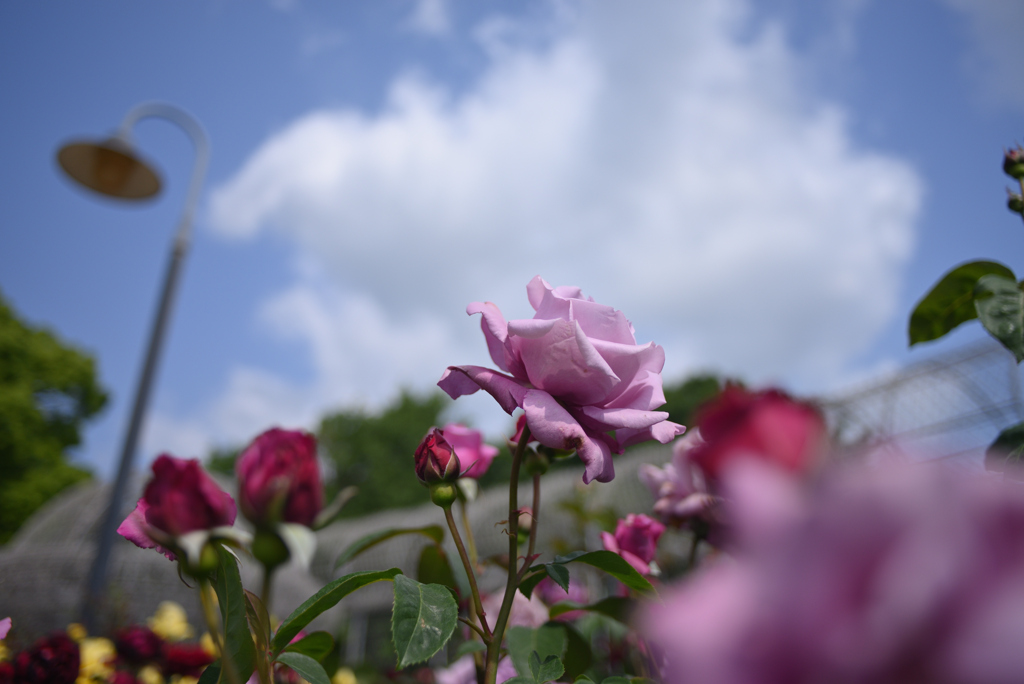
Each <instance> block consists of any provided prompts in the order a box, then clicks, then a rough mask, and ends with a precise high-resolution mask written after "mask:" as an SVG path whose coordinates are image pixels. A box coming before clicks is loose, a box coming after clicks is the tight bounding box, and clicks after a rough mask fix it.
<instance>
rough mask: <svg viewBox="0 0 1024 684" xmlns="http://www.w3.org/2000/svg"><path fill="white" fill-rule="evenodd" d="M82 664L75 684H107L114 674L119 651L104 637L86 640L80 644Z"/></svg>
mask: <svg viewBox="0 0 1024 684" xmlns="http://www.w3.org/2000/svg"><path fill="white" fill-rule="evenodd" d="M78 651H79V654H80V657H81V664H80V665H79V667H78V679H77V680H76V683H75V684H93V683H94V682H97V681H99V682H105V681H107V680H108V679H109V678H110V677H111V676H112V675H113V674H114V659H115V658H117V649H115V648H114V642H112V641H111V640H110V639H104V638H102V637H94V638H85V639H82V641H81V642H79V644H78Z"/></svg>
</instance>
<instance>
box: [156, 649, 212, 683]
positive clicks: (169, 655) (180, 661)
mask: <svg viewBox="0 0 1024 684" xmlns="http://www.w3.org/2000/svg"><path fill="white" fill-rule="evenodd" d="M213 660H214V659H213V657H212V656H211V655H210V654H209V653H207V652H206V651H205V650H204V649H203V647H202V646H200V645H199V644H164V661H163V672H164V676H165V677H170V676H171V675H184V676H186V677H198V676H199V675H200V674H202V672H203V668H205V667H206V666H207V665H209V664H210V663H212V662H213Z"/></svg>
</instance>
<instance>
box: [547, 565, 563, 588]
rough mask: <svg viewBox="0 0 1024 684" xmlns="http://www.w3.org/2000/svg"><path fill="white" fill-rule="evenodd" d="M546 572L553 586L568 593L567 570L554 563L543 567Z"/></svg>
mask: <svg viewBox="0 0 1024 684" xmlns="http://www.w3.org/2000/svg"><path fill="white" fill-rule="evenodd" d="M544 568H545V569H546V570H547V571H548V577H550V578H551V579H553V580H554V581H555V584H557V585H558V586H560V587H562V590H563V591H566V592H567V591H569V568H567V567H565V566H564V565H558V564H556V563H548V564H547V565H545V566H544Z"/></svg>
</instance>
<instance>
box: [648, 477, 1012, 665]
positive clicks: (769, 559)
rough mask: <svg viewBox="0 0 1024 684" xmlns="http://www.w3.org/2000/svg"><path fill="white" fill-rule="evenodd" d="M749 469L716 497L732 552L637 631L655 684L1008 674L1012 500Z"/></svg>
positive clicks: (940, 485) (996, 482)
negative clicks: (727, 518)
mask: <svg viewBox="0 0 1024 684" xmlns="http://www.w3.org/2000/svg"><path fill="white" fill-rule="evenodd" d="M813 484H814V486H813V489H811V490H810V491H809V492H806V493H805V491H804V490H802V489H801V488H800V487H798V486H797V485H796V484H795V483H793V482H792V480H791V479H790V478H788V477H786V476H785V475H782V474H781V473H780V472H779V471H777V470H771V469H768V468H767V467H766V466H765V465H764V464H762V463H758V462H751V461H748V462H745V463H741V464H738V465H737V466H736V467H735V468H731V469H730V470H729V472H728V473H726V475H725V481H724V485H725V488H726V490H727V493H728V495H729V498H730V500H731V501H733V502H734V504H735V505H734V508H733V511H732V517H733V524H734V525H735V526H736V529H737V532H738V534H737V535H736V536H737V539H738V543H737V545H736V548H735V549H734V550H733V552H732V558H731V559H729V558H722V559H721V560H720V561H719V562H716V563H713V564H711V565H706V566H705V567H704V568H703V569H701V570H700V571H698V573H697V574H696V575H695V576H694V577H693V579H692V581H689V582H686V583H684V584H683V585H682V586H680V587H678V588H677V589H676V590H675V592H674V593H665V594H663V596H664V597H665V601H664V604H663V605H660V606H652V607H651V608H649V609H648V612H647V614H646V616H645V617H644V619H643V620H642V621H641V623H642V629H643V631H644V632H645V634H646V637H647V638H648V639H649V640H650V641H651V642H653V643H654V644H656V645H657V646H658V647H660V649H661V651H662V652H663V653H664V654H665V660H666V663H667V665H666V668H665V671H664V675H665V677H664V681H665V682H666V684H683V683H684V682H716V683H721V684H782V683H783V682H785V683H793V684H804V683H807V684H811V683H818V682H843V683H844V684H869V683H870V684H905V683H907V682H940V683H942V684H974V683H979V682H984V683H990V684H997V683H1005V684H1010V683H1011V682H1020V681H1021V677H1022V673H1024V649H1021V647H1020V634H1021V633H1022V632H1024V489H1021V487H1020V486H1019V485H1017V484H1011V483H1009V482H1004V481H1001V480H1000V479H999V478H995V477H990V476H979V475H973V474H968V473H965V472H963V471H954V470H952V469H949V470H947V469H944V468H942V467H936V466H930V467H927V466H915V467H913V468H906V469H903V470H892V469H884V468H875V469H863V470H855V471H837V472H834V473H831V475H830V476H827V477H825V478H823V479H822V480H821V481H818V482H815V483H813Z"/></svg>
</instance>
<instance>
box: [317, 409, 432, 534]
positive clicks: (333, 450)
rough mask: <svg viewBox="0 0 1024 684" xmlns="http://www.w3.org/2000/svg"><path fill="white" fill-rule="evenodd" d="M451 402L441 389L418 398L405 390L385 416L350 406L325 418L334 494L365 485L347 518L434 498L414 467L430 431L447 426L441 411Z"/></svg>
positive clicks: (323, 444) (322, 433) (322, 438)
mask: <svg viewBox="0 0 1024 684" xmlns="http://www.w3.org/2000/svg"><path fill="white" fill-rule="evenodd" d="M450 403H451V402H450V400H449V399H448V398H447V397H445V396H444V395H443V394H440V393H435V394H430V395H426V396H422V397H417V396H416V395H413V394H411V393H409V392H402V394H401V396H399V397H398V399H397V400H395V401H394V402H393V403H392V404H391V405H389V406H388V407H386V408H385V409H384V411H383V412H382V413H380V414H379V415H373V414H368V413H366V412H364V411H362V410H358V409H355V410H352V409H349V410H344V411H340V412H338V413H334V414H331V415H328V416H325V417H324V418H323V419H322V420H321V421H320V429H319V430H318V431H317V440H318V442H319V444H320V449H321V452H322V453H323V455H324V456H325V457H326V458H327V460H328V461H329V462H330V463H331V464H332V466H333V468H334V474H333V477H332V478H330V480H329V481H328V482H327V494H328V497H331V496H333V495H334V494H335V493H336V492H338V491H339V490H340V489H341V488H343V487H346V486H348V485H355V486H357V487H359V494H358V496H356V497H355V498H354V499H352V500H351V501H350V502H349V503H348V504H347V505H346V506H345V509H344V515H345V516H346V517H355V516H358V515H366V514H367V513H373V512H376V511H382V510H385V509H389V508H401V507H404V506H415V505H418V504H421V503H425V502H427V501H429V500H430V496H429V494H428V492H427V488H426V487H424V486H423V485H421V484H420V482H419V480H417V479H416V474H415V472H414V471H413V454H414V453H415V452H416V447H418V446H419V444H420V441H421V440H422V439H423V436H424V435H425V434H426V433H427V430H429V429H430V428H431V427H434V426H438V427H440V426H441V422H440V420H441V412H442V411H444V409H445V408H447V407H448V405H449V404H450Z"/></svg>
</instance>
